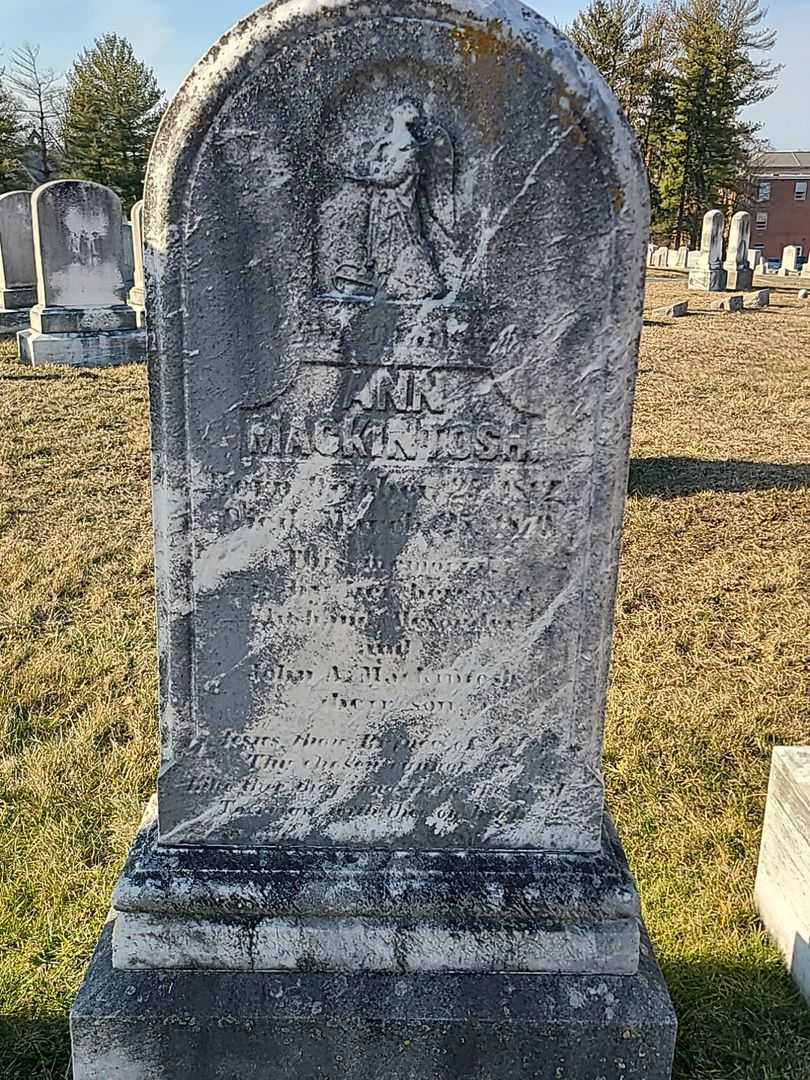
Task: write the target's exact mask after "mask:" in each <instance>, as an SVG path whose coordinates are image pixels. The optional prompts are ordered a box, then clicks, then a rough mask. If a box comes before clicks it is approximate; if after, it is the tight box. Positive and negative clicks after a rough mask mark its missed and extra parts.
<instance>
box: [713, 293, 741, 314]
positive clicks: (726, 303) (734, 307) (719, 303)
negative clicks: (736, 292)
mask: <svg viewBox="0 0 810 1080" xmlns="http://www.w3.org/2000/svg"><path fill="white" fill-rule="evenodd" d="M711 309H712V311H742V309H743V298H742V296H726V297H725V298H724V299H722V300H714V301H712V304H711Z"/></svg>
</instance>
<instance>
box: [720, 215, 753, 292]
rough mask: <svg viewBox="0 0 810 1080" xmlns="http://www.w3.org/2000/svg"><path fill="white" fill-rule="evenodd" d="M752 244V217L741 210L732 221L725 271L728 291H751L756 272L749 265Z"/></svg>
mask: <svg viewBox="0 0 810 1080" xmlns="http://www.w3.org/2000/svg"><path fill="white" fill-rule="evenodd" d="M750 243H751V215H750V214H749V213H748V212H747V211H746V210H740V211H738V213H736V214H735V215H734V216H733V217H732V219H731V225H730V226H729V233H728V247H727V248H726V261H725V263H724V264H723V269H724V270H725V271H726V288H727V289H750V288H751V283H752V282H753V280H754V271H753V270H752V269H751V267H750V266H749V265H748V245H749V244H750Z"/></svg>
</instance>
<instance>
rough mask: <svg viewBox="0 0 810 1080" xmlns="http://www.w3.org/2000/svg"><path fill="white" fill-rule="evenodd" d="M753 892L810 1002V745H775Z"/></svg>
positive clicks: (769, 927)
mask: <svg viewBox="0 0 810 1080" xmlns="http://www.w3.org/2000/svg"><path fill="white" fill-rule="evenodd" d="M755 897H756V903H757V907H758V909H759V913H760V915H761V916H762V921H763V923H764V924H765V926H766V928H767V930H768V933H769V934H770V935H771V937H772V938H773V940H774V941H775V942H776V944H777V946H778V947H779V949H780V950H781V952H782V955H783V956H784V958H785V961H786V963H787V965H788V968H789V970H790V973H791V975H792V976H793V978H794V979H795V981H796V985H797V986H798V987H799V990H800V991H801V992H802V994H803V995H804V997H805V999H806V1000H807V1003H808V1005H810V746H776V747H774V751H773V759H772V761H771V776H770V782H769V784H768V801H767V804H766V806H765V821H764V824H763V829H762V846H761V848H760V853H759V866H758V869H757V881H756V888H755Z"/></svg>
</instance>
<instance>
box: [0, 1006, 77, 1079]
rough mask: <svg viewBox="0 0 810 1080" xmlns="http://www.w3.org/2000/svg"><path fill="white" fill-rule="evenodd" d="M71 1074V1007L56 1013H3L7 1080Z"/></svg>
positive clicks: (2, 1068) (1, 1059) (0, 1058)
mask: <svg viewBox="0 0 810 1080" xmlns="http://www.w3.org/2000/svg"><path fill="white" fill-rule="evenodd" d="M69 1076H70V1032H69V1030H68V1015H67V1010H65V1012H64V1013H63V1014H59V1013H57V1014H54V1015H52V1016H44V1015H40V1016H26V1015H22V1014H19V1015H17V1014H15V1015H13V1016H0V1077H2V1078H3V1080H65V1078H66V1077H69Z"/></svg>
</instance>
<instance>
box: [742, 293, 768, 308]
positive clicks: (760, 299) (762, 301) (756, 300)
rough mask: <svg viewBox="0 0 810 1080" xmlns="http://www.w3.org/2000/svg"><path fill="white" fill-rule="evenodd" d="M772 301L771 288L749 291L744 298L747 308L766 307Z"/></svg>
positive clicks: (744, 304)
mask: <svg viewBox="0 0 810 1080" xmlns="http://www.w3.org/2000/svg"><path fill="white" fill-rule="evenodd" d="M770 302H771V292H770V289H757V291H756V292H753V293H748V295H747V296H746V297H745V298H744V300H743V306H744V307H747V308H764V307H768V306H769V304H770Z"/></svg>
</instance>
